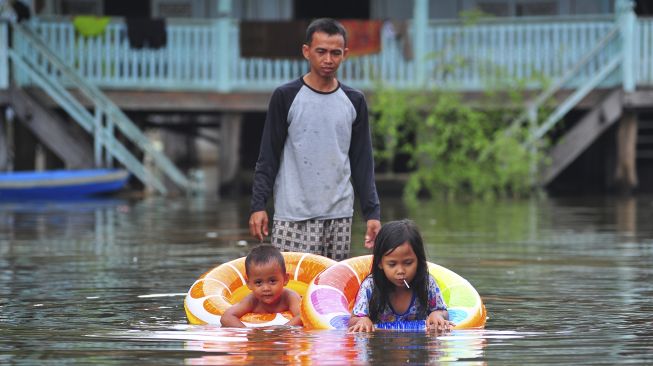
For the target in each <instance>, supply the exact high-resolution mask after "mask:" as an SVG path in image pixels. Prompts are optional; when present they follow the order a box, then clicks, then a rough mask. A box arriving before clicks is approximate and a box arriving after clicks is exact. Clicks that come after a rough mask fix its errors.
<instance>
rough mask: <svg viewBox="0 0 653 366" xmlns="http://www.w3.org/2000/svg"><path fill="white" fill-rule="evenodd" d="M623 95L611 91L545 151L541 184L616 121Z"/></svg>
mask: <svg viewBox="0 0 653 366" xmlns="http://www.w3.org/2000/svg"><path fill="white" fill-rule="evenodd" d="M622 94H623V93H622V91H621V89H615V90H613V91H612V92H610V93H609V94H608V96H606V97H605V98H604V99H603V100H602V101H601V103H599V104H597V105H596V106H595V107H594V108H592V109H591V110H590V111H589V112H588V113H587V114H585V116H583V118H582V119H581V120H580V121H579V122H578V123H577V124H576V125H575V126H574V127H573V128H572V129H571V130H569V131H568V132H567V133H566V134H565V135H564V136H563V137H562V138H561V139H560V141H559V142H558V143H557V144H556V145H555V146H553V148H552V149H551V150H550V151H549V154H548V155H549V158H550V162H549V164H547V165H546V166H545V167H544V168H543V169H542V173H541V176H540V184H541V185H543V186H545V185H547V184H549V183H551V182H552V181H553V179H555V178H556V177H557V176H558V175H559V174H560V173H561V172H562V171H563V170H564V169H565V168H566V167H567V166H569V165H570V164H571V163H572V162H573V161H574V160H576V158H577V157H578V156H579V155H580V154H581V153H582V152H583V151H585V150H586V149H587V148H588V147H589V146H590V145H591V144H592V143H593V142H594V141H596V139H597V138H598V137H599V136H601V134H602V133H603V132H604V131H605V130H607V129H608V128H609V127H610V126H612V125H613V124H614V123H615V122H617V121H618V120H619V117H621V114H622V112H623V101H622ZM652 132H653V130H652Z"/></svg>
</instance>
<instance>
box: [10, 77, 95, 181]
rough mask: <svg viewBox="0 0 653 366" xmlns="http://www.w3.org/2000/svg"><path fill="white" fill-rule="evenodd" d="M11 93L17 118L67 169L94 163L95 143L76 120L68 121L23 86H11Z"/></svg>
mask: <svg viewBox="0 0 653 366" xmlns="http://www.w3.org/2000/svg"><path fill="white" fill-rule="evenodd" d="M9 94H10V102H11V104H12V106H13V108H14V111H15V112H16V116H17V117H18V119H19V120H20V121H21V122H22V123H23V125H24V126H26V127H27V128H29V130H30V131H32V133H33V134H34V136H36V138H37V139H38V140H39V141H40V142H41V143H42V144H43V145H44V146H46V147H47V148H48V150H50V151H51V152H52V153H54V154H55V155H56V156H57V157H58V158H59V159H61V160H62V161H63V163H64V165H65V167H66V169H88V168H92V167H93V165H94V164H93V163H94V162H93V146H92V144H91V141H90V140H89V139H88V134H87V133H86V132H85V131H83V130H82V129H81V128H79V126H77V124H76V123H74V122H73V123H71V122H68V121H65V120H64V119H63V118H61V117H60V116H59V115H57V114H56V113H53V111H51V110H50V109H49V108H48V107H45V106H44V105H43V103H41V102H40V101H39V100H37V99H36V98H34V97H33V96H31V95H30V94H28V93H27V92H26V91H25V90H23V89H22V88H20V87H17V86H15V85H14V86H12V87H11V88H10V91H9Z"/></svg>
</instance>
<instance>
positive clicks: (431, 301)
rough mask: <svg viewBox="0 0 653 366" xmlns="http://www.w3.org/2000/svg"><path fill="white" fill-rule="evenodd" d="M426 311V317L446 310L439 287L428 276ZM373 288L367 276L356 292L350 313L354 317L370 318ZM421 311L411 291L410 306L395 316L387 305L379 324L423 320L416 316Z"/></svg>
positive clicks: (420, 306) (370, 277) (371, 280)
mask: <svg viewBox="0 0 653 366" xmlns="http://www.w3.org/2000/svg"><path fill="white" fill-rule="evenodd" d="M428 281H429V283H428V311H427V312H426V314H427V316H428V314H430V313H431V312H433V311H435V310H447V306H446V305H445V303H444V299H443V298H442V293H441V291H440V287H438V284H437V282H435V279H434V278H433V276H431V275H430V274H429V275H428ZM373 288H374V280H373V279H372V276H371V275H370V276H367V278H365V280H363V283H361V287H360V289H359V290H358V295H356V302H355V303H354V309H353V310H352V313H353V315H354V316H358V317H370V299H371V298H372V289H373ZM421 309H422V304H421V303H420V302H419V301H417V297H416V296H415V291H413V297H412V298H411V300H410V306H409V307H408V310H406V312H405V313H403V314H397V312H395V311H394V309H393V308H392V306H391V305H390V304H388V306H386V308H385V309H383V311H382V312H381V314H379V317H378V319H379V323H387V322H394V321H406V320H425V319H418V318H417V314H419V313H424V312H421V311H420V310H421Z"/></svg>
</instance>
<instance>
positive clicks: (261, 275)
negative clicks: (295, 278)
mask: <svg viewBox="0 0 653 366" xmlns="http://www.w3.org/2000/svg"><path fill="white" fill-rule="evenodd" d="M287 284H288V274H287V273H284V272H282V271H281V266H280V265H279V263H277V262H276V261H274V260H272V261H269V262H267V263H255V264H252V265H251V266H250V268H249V274H248V275H247V288H249V289H250V290H251V291H252V294H253V295H254V297H256V299H257V300H258V301H261V302H262V303H264V304H267V305H270V304H275V303H277V302H278V301H279V299H280V298H281V294H282V293H283V287H284V286H285V285H287Z"/></svg>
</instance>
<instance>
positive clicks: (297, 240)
mask: <svg viewBox="0 0 653 366" xmlns="http://www.w3.org/2000/svg"><path fill="white" fill-rule="evenodd" d="M347 52H348V49H347V32H346V31H345V28H344V27H343V26H342V25H341V24H340V23H339V22H337V21H335V20H333V19H326V18H323V19H317V20H315V21H313V22H312V23H311V24H310V25H309V26H308V28H307V29H306V43H305V44H304V45H303V46H302V53H303V55H304V58H306V59H307V60H308V63H309V66H310V70H309V72H308V73H307V74H306V75H304V76H302V77H301V78H299V79H297V80H294V81H291V82H289V83H287V84H285V85H282V86H280V87H278V88H277V89H276V90H275V91H274V93H273V94H272V98H271V100H270V105H269V107H268V112H267V116H266V119H265V127H264V129H263V137H262V139H261V149H260V153H259V157H258V161H257V163H256V170H255V173H254V184H253V192H252V202H251V214H250V218H249V230H250V233H251V234H252V235H253V236H254V237H255V238H257V239H258V240H263V237H264V236H267V235H268V215H267V212H266V211H265V206H266V202H267V200H268V198H269V197H270V195H271V194H272V193H273V191H274V219H273V224H272V240H271V242H272V245H274V246H276V247H277V248H279V249H280V250H282V251H297V252H310V253H315V254H321V255H324V256H327V257H330V258H333V259H335V260H342V259H345V258H347V257H348V256H349V251H350V247H351V226H352V216H353V211H354V208H353V206H354V192H356V194H357V195H358V198H359V201H360V204H361V209H362V214H363V217H364V219H365V220H366V222H367V230H366V232H365V247H367V248H372V247H373V245H374V239H375V238H376V234H377V233H378V231H379V229H380V228H381V222H380V216H381V208H380V204H379V197H378V195H377V192H376V184H375V182H374V158H373V156H372V142H371V137H370V128H369V123H368V115H367V103H366V102H365V97H364V96H363V94H362V93H361V92H360V91H358V90H355V89H352V88H350V87H348V86H345V85H343V84H341V83H340V82H339V81H338V80H337V79H336V72H337V71H338V67H339V66H340V63H341V62H342V61H343V60H344V59H345V57H346V56H347ZM352 183H353V186H352Z"/></svg>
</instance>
